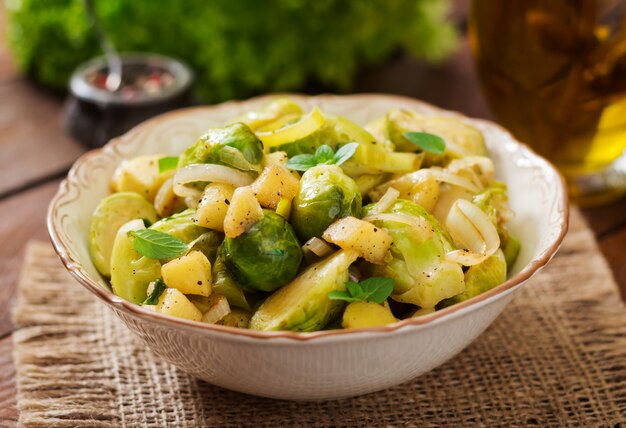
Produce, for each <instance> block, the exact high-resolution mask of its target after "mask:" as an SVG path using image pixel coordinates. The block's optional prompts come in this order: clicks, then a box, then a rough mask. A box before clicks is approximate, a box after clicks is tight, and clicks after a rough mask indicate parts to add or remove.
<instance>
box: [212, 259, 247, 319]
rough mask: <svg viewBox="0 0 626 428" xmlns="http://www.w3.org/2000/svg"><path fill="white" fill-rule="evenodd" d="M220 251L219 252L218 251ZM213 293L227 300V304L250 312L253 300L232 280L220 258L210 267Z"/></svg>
mask: <svg viewBox="0 0 626 428" xmlns="http://www.w3.org/2000/svg"><path fill="white" fill-rule="evenodd" d="M218 251H220V250H218ZM212 275H213V291H214V292H215V293H217V294H220V295H222V296H224V297H226V299H227V300H228V304H229V305H231V306H236V307H238V308H242V309H245V310H248V311H250V310H252V308H253V307H254V300H255V299H253V298H251V297H250V296H248V295H246V293H245V292H244V291H243V289H242V288H241V286H240V285H239V284H237V282H236V281H235V280H234V279H233V277H232V276H231V274H230V272H229V271H228V269H227V268H226V265H225V264H224V262H223V261H222V258H221V257H219V256H218V257H217V258H216V259H215V263H213V267H212Z"/></svg>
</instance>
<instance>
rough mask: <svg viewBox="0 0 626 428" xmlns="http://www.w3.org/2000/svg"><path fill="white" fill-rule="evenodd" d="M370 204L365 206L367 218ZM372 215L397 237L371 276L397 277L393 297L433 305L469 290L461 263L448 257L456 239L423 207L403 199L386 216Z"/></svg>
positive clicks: (370, 267) (430, 306)
mask: <svg viewBox="0 0 626 428" xmlns="http://www.w3.org/2000/svg"><path fill="white" fill-rule="evenodd" d="M370 207H371V205H368V206H367V207H365V209H364V215H365V217H364V218H366V219H368V217H367V214H368V210H369V208H370ZM370 218H371V219H370V220H369V221H372V222H373V223H374V224H376V225H377V226H379V227H384V228H385V229H386V230H387V232H389V234H390V235H391V236H392V238H393V245H392V246H391V249H390V250H389V253H388V256H387V259H386V260H385V264H383V265H370V266H368V273H369V274H370V275H371V276H383V277H387V278H392V279H393V280H394V283H395V288H394V292H393V294H392V295H391V298H392V299H394V300H396V301H398V302H403V303H411V304H414V305H418V306H420V307H422V308H432V307H434V306H435V305H436V304H437V303H439V302H440V301H441V300H443V299H446V298H449V297H452V296H455V295H457V294H460V293H462V292H463V291H464V290H465V283H464V278H463V269H462V267H461V265H459V264H458V263H453V262H449V261H446V260H445V256H446V253H448V252H449V251H451V250H453V249H454V246H453V244H452V239H451V238H450V236H449V235H448V233H447V232H446V231H445V230H444V229H443V228H442V227H441V225H440V224H439V222H438V221H437V219H435V217H433V216H432V215H430V214H429V213H428V212H427V211H426V210H425V209H424V208H423V207H421V206H419V205H417V204H415V203H413V202H409V201H405V200H401V199H399V200H397V201H396V202H395V203H394V204H393V205H392V206H391V207H389V208H388V209H387V210H386V212H385V213H383V214H382V215H380V214H378V215H372V216H371V217H370Z"/></svg>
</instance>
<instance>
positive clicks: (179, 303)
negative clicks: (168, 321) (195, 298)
mask: <svg viewBox="0 0 626 428" xmlns="http://www.w3.org/2000/svg"><path fill="white" fill-rule="evenodd" d="M156 311H157V312H158V313H160V314H165V315H171V316H173V317H178V318H185V319H188V320H193V321H200V320H201V319H202V312H200V311H199V310H198V308H196V307H195V305H194V304H193V303H191V302H190V301H189V299H188V298H187V296H185V295H184V294H183V293H181V292H180V291H178V290H177V289H175V288H167V289H166V290H165V291H164V292H163V294H161V297H160V298H159V302H158V303H157V305H156Z"/></svg>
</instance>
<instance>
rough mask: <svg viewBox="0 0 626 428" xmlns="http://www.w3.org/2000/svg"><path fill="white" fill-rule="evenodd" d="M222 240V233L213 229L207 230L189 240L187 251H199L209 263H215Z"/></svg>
mask: <svg viewBox="0 0 626 428" xmlns="http://www.w3.org/2000/svg"><path fill="white" fill-rule="evenodd" d="M223 240H224V234H222V233H219V232H216V231H215V230H207V231H205V232H204V233H203V234H202V235H200V236H198V237H197V238H196V239H194V240H193V241H191V242H190V243H189V245H188V247H187V248H188V251H190V252H191V251H194V250H196V251H201V252H202V253H203V254H204V255H205V256H206V258H207V259H209V261H210V262H211V264H213V263H215V259H216V258H217V250H218V248H219V246H220V245H221V244H222V241H223Z"/></svg>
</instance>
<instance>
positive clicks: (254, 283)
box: [220, 210, 302, 291]
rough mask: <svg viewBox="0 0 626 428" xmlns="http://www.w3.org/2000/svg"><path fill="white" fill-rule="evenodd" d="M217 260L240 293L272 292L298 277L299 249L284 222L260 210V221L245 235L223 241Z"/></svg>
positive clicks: (280, 218)
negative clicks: (245, 291) (222, 263)
mask: <svg viewBox="0 0 626 428" xmlns="http://www.w3.org/2000/svg"><path fill="white" fill-rule="evenodd" d="M220 257H221V258H222V260H223V262H224V264H225V265H226V267H227V268H228V270H229V272H230V273H231V274H232V275H233V278H234V279H235V280H236V281H237V282H238V283H239V284H240V285H241V286H242V287H243V288H244V289H247V290H250V291H255V290H260V291H274V290H276V289H277V288H278V287H281V286H283V285H285V284H286V283H288V282H289V281H291V280H292V279H293V278H294V277H295V276H296V274H297V273H298V268H299V267H300V262H301V261H302V248H301V247H300V243H299V242H298V238H296V234H295V233H294V231H293V228H292V227H291V225H290V224H289V223H288V222H287V221H286V220H285V219H284V218H282V217H281V216H280V215H278V214H276V213H275V212H274V211H270V210H263V217H261V219H259V221H257V222H256V223H255V224H253V225H252V227H250V228H249V229H248V230H247V231H245V232H244V233H242V234H241V235H239V236H237V237H236V238H229V237H226V238H225V239H224V243H223V245H222V248H221V251H220Z"/></svg>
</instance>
